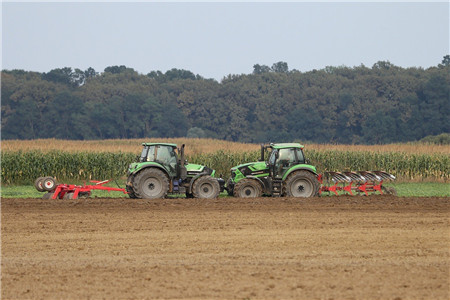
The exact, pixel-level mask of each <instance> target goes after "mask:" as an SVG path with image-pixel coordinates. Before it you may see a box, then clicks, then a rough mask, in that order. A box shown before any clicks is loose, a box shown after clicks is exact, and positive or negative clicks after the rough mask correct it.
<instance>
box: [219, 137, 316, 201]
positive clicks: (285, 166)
mask: <svg viewBox="0 0 450 300" xmlns="http://www.w3.org/2000/svg"><path fill="white" fill-rule="evenodd" d="M266 151H270V154H269V156H268V157H269V159H268V160H267V161H265V159H264V154H265V152H266ZM319 188H320V184H319V181H318V179H317V171H316V168H315V167H314V166H312V165H309V164H308V162H307V161H306V160H305V156H304V155H303V146H302V145H300V144H298V143H284V144H269V145H261V158H260V161H258V162H251V163H246V164H242V165H239V166H236V167H233V168H231V177H230V179H229V180H228V182H227V187H226V189H227V191H228V194H229V195H233V196H235V197H260V196H262V195H263V194H265V195H270V196H274V197H280V196H288V197H314V196H317V195H318V193H319Z"/></svg>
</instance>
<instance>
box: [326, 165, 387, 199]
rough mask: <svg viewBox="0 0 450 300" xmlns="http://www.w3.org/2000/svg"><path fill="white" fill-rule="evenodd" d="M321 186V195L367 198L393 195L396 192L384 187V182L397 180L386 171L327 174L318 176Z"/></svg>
mask: <svg viewBox="0 0 450 300" xmlns="http://www.w3.org/2000/svg"><path fill="white" fill-rule="evenodd" d="M318 180H319V182H320V184H321V187H320V189H319V194H320V195H322V193H324V192H328V194H329V195H330V194H331V193H334V194H335V195H339V192H341V193H344V194H349V195H354V194H355V193H356V194H358V195H360V194H364V195H366V196H368V195H369V193H371V194H376V193H379V194H381V195H383V193H388V194H392V193H395V190H393V189H390V188H386V187H384V186H383V181H386V180H395V176H394V175H392V174H389V173H387V172H384V171H358V172H325V173H324V174H320V175H319V176H318Z"/></svg>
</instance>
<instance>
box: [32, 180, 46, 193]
mask: <svg viewBox="0 0 450 300" xmlns="http://www.w3.org/2000/svg"><path fill="white" fill-rule="evenodd" d="M44 178H45V177H39V178H38V179H36V181H35V182H34V187H35V188H36V190H38V191H39V192H45V190H44V185H43V184H42V181H43V179H44Z"/></svg>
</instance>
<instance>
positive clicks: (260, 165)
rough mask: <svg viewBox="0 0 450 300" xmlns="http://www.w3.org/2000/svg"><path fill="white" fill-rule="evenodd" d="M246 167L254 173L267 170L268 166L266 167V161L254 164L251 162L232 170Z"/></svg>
mask: <svg viewBox="0 0 450 300" xmlns="http://www.w3.org/2000/svg"><path fill="white" fill-rule="evenodd" d="M244 167H248V168H249V169H250V170H252V171H259V170H264V169H267V165H266V162H265V161H254V162H249V163H246V164H242V165H238V166H235V167H232V168H231V170H236V169H241V168H244Z"/></svg>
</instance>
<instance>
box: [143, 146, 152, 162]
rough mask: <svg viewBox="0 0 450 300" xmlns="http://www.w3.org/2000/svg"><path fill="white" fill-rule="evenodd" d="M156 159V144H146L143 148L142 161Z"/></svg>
mask: <svg viewBox="0 0 450 300" xmlns="http://www.w3.org/2000/svg"><path fill="white" fill-rule="evenodd" d="M154 160H155V146H145V147H144V149H142V153H141V161H154Z"/></svg>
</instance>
